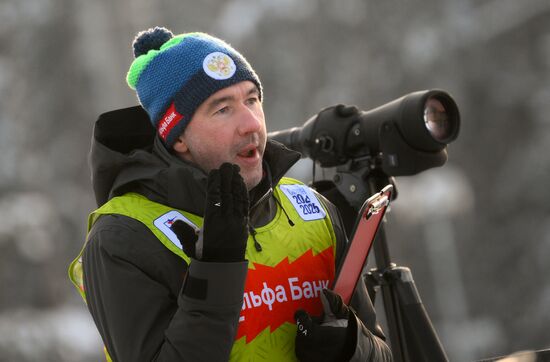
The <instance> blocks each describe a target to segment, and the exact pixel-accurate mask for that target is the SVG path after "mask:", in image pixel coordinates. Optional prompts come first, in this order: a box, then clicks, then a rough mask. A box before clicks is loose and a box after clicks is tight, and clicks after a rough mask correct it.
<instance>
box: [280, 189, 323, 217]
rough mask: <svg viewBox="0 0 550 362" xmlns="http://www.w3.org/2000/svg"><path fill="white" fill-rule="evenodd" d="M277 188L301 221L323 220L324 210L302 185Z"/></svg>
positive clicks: (310, 192)
mask: <svg viewBox="0 0 550 362" xmlns="http://www.w3.org/2000/svg"><path fill="white" fill-rule="evenodd" d="M279 187H280V189H281V190H282V191H283V193H284V194H285V195H286V197H288V199H289V200H290V202H291V203H292V205H293V206H294V208H295V209H296V211H297V212H298V215H300V217H301V218H302V219H303V220H305V221H312V220H319V219H324V218H325V216H326V213H325V209H323V207H322V206H321V203H320V202H319V200H318V199H317V197H315V195H314V194H313V192H312V191H311V190H310V189H309V187H307V186H304V185H280V186H279Z"/></svg>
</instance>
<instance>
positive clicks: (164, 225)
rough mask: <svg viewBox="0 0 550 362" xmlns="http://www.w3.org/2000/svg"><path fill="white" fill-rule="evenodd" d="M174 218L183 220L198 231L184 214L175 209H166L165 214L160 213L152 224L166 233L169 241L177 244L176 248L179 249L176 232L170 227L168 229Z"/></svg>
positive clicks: (179, 244)
mask: <svg viewBox="0 0 550 362" xmlns="http://www.w3.org/2000/svg"><path fill="white" fill-rule="evenodd" d="M176 220H181V221H183V222H184V223H186V224H187V225H189V226H191V227H192V228H193V229H195V231H198V230H199V228H198V227H197V226H196V225H195V224H193V223H192V222H191V220H189V219H188V218H186V217H185V216H183V214H182V213H180V212H178V211H176V210H172V211H168V212H167V213H166V214H164V215H162V216H159V217H158V218H157V219H156V220H155V221H154V222H153V224H154V225H155V226H156V227H157V228H158V229H159V230H160V231H161V232H162V233H163V234H164V235H166V237H167V238H168V239H170V241H171V242H172V243H173V244H174V245H175V246H177V247H178V248H180V249H181V243H180V241H179V239H178V237H177V236H176V234H175V233H174V232H173V231H172V229H170V227H171V226H172V224H173V223H174V222H175V221H176Z"/></svg>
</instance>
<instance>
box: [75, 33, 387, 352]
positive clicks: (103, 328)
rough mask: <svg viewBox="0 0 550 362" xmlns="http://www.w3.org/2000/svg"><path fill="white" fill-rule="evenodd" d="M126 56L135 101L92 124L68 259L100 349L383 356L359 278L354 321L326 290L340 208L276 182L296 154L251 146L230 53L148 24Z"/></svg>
mask: <svg viewBox="0 0 550 362" xmlns="http://www.w3.org/2000/svg"><path fill="white" fill-rule="evenodd" d="M134 55H135V56H136V59H135V60H134V62H133V64H132V66H131V68H130V70H129V72H128V77H127V80H128V84H129V85H130V87H132V88H134V89H136V91H137V95H138V97H139V100H140V103H141V106H142V107H143V108H141V107H134V108H130V109H124V110H118V111H114V112H110V113H107V114H104V115H102V116H101V117H100V118H99V120H98V122H97V124H96V127H95V132H94V140H93V145H92V151H91V164H92V173H93V185H94V191H95V194H96V199H97V203H98V206H100V208H99V209H98V210H96V211H95V212H93V213H92V214H91V216H90V220H89V233H88V237H87V242H86V244H85V247H84V249H83V252H82V253H81V257H80V258H77V260H75V262H73V264H72V265H71V268H70V273H71V277H72V279H73V281H74V282H75V284H76V285H77V286H78V287H79V288H80V290H81V293H82V295H83V297H84V298H85V300H86V302H87V304H88V307H89V310H90V313H91V314H92V316H93V319H94V321H95V323H96V325H97V328H98V330H99V332H100V334H101V337H102V339H103V341H104V343H105V349H106V353H107V356H108V358H112V359H113V360H115V361H149V360H157V361H182V360H185V361H187V360H188V361H199V360H201V361H202V360H204V361H223V360H254V361H260V360H269V361H279V360H281V361H284V360H296V359H297V358H299V359H301V360H309V361H319V360H326V361H328V360H332V361H345V360H350V359H353V360H369V361H385V360H390V359H391V355H390V352H389V349H388V347H387V346H386V345H385V343H384V342H383V340H382V339H381V338H383V335H382V333H381V331H380V330H379V328H378V327H377V325H376V318H375V315H374V311H373V309H372V305H371V304H370V300H369V298H368V295H366V292H365V288H364V287H362V288H358V290H359V291H358V292H357V293H356V294H357V295H356V296H355V299H354V301H355V302H356V304H357V305H356V307H357V315H359V316H360V318H358V317H357V316H356V313H354V311H353V310H351V309H349V308H348V307H347V306H346V305H344V304H343V303H342V301H341V299H340V298H339V297H338V296H337V295H336V294H334V293H333V292H331V291H328V290H327V289H326V288H327V287H329V286H330V283H331V282H332V280H333V278H334V273H335V267H336V265H337V259H338V258H339V257H340V256H341V254H342V248H343V246H344V243H345V242H346V241H345V235H344V232H343V228H342V226H341V221H340V218H339V216H338V213H337V211H336V210H335V207H334V206H333V205H332V204H330V203H329V202H328V201H327V200H325V199H324V198H322V197H321V196H320V195H319V194H316V193H314V192H313V191H312V190H311V189H309V188H308V187H306V186H304V185H302V184H301V183H299V182H298V181H295V180H292V179H288V178H283V177H282V176H283V174H284V173H285V172H286V171H287V170H288V169H289V168H290V167H291V166H292V164H294V163H295V162H296V161H297V160H298V158H299V154H297V153H295V152H293V151H290V150H288V149H286V148H284V147H282V146H281V145H280V144H276V143H274V142H271V141H267V140H266V125H265V120H264V113H263V107H262V96H263V90H262V87H261V83H260V80H259V78H258V77H257V75H256V73H255V72H254V71H253V69H252V68H251V66H250V65H249V64H248V63H247V61H246V60H245V59H244V58H243V57H242V55H241V54H239V53H238V52H237V51H236V50H234V49H233V48H231V47H230V46H229V45H227V44H226V43H224V42H223V41H221V40H219V39H217V38H214V37H211V36H209V35H206V34H203V33H189V34H182V35H178V36H174V35H173V34H172V33H171V32H170V31H168V30H166V29H164V28H154V29H149V30H148V31H145V32H142V33H140V34H138V36H137V37H136V39H135V41H134ZM143 109H144V110H146V111H147V114H148V117H145V114H144V113H143ZM151 123H152V124H153V127H154V129H152V128H151V126H150V124H151ZM321 315H323V317H322V319H320V318H317V317H319V316H321ZM365 325H367V326H368V327H369V328H370V330H369V328H366V327H365Z"/></svg>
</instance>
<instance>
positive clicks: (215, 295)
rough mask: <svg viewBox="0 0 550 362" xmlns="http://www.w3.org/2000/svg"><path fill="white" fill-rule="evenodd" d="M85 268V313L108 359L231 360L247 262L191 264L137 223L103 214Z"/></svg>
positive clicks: (86, 252)
mask: <svg viewBox="0 0 550 362" xmlns="http://www.w3.org/2000/svg"><path fill="white" fill-rule="evenodd" d="M83 266H84V288H85V290H86V299H87V304H88V308H89V310H90V313H91V314H92V317H93V319H94V322H95V323H96V326H97V328H98V330H99V332H100V334H101V337H102V339H103V342H104V343H105V346H106V349H107V351H108V353H109V355H110V356H111V358H112V359H113V361H152V360H154V361H221V360H227V359H229V354H230V351H231V348H232V345H233V342H234V337H235V334H236V330H237V324H238V318H239V313H240V310H241V307H242V302H243V294H244V284H245V279H246V273H247V262H239V263H203V262H200V261H195V260H192V262H191V263H190V266H189V267H188V266H187V264H186V263H185V262H184V261H183V260H182V259H181V258H179V257H178V256H176V255H175V254H173V253H171V252H169V251H168V249H166V248H165V247H164V246H163V245H162V244H161V243H159V242H158V240H157V239H156V238H155V237H154V235H153V234H152V233H151V232H150V231H149V230H148V229H147V228H146V227H145V226H144V225H142V224H141V223H139V222H138V221H135V220H133V219H130V218H127V217H124V216H119V215H106V216H102V217H101V218H100V219H99V220H98V221H97V222H96V224H95V225H94V227H93V228H92V230H91V232H90V235H89V238H88V243H87V245H86V248H85V250H84V254H83ZM182 284H183V287H182Z"/></svg>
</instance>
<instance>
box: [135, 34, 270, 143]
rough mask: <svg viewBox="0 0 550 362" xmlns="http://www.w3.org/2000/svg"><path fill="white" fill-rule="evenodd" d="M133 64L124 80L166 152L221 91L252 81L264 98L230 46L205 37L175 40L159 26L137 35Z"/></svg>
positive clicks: (253, 76) (253, 75)
mask: <svg viewBox="0 0 550 362" xmlns="http://www.w3.org/2000/svg"><path fill="white" fill-rule="evenodd" d="M133 48H134V56H135V60H134V62H133V63H132V65H131V66H130V70H129V71H128V75H127V77H126V81H127V82H128V85H129V86H130V88H132V89H135V90H136V92H137V96H138V98H139V101H140V103H141V105H142V107H143V108H144V109H145V110H146V111H147V113H148V114H149V118H150V119H151V122H152V123H153V126H154V127H155V128H156V130H157V132H158V134H159V136H160V138H161V139H162V140H163V142H164V144H165V146H166V147H167V148H171V147H172V146H173V144H174V143H175V141H176V139H177V137H178V136H179V135H180V134H181V133H182V132H183V130H184V129H185V127H186V126H187V124H188V123H189V121H190V120H191V118H192V117H193V114H194V113H195V110H196V109H197V108H198V107H199V106H200V105H201V104H202V103H203V102H204V101H205V100H206V99H207V98H208V97H210V96H211V95H212V94H214V93H215V92H217V91H219V90H220V89H223V88H226V87H229V86H231V85H234V84H236V83H239V82H242V81H245V80H249V81H251V82H253V83H254V84H256V86H257V87H258V90H259V92H260V99H261V97H262V86H261V83H260V79H259V78H258V76H257V75H256V73H255V72H254V70H253V69H252V67H251V66H250V64H248V62H247V61H246V59H245V58H244V57H243V56H242V55H241V54H240V53H239V52H237V51H236V50H235V49H233V48H232V47H231V46H230V45H229V44H227V43H225V42H224V41H223V40H220V39H218V38H215V37H213V36H210V35H208V34H205V33H187V34H180V35H176V36H174V35H173V34H172V32H171V31H170V30H168V29H166V28H160V27H155V28H152V29H149V30H146V31H143V32H140V33H138V34H137V36H136V38H135V39H134V43H133Z"/></svg>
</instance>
